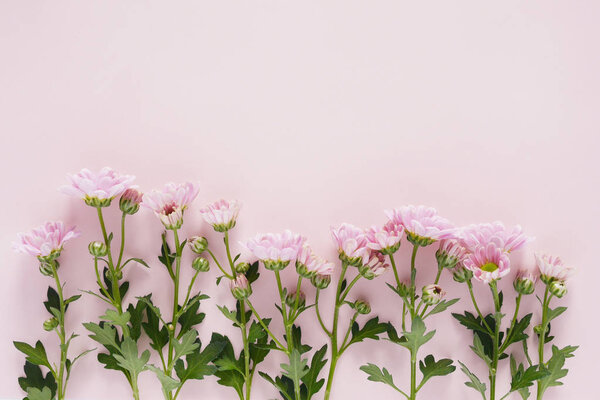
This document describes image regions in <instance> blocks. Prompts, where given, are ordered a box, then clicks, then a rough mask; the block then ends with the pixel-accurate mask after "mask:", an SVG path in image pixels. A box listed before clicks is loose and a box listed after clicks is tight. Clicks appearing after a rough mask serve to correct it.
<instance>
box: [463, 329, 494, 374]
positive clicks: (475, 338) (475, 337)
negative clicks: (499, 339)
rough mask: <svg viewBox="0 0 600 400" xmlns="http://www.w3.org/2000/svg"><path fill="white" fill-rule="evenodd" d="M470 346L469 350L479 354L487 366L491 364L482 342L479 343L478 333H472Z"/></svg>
mask: <svg viewBox="0 0 600 400" xmlns="http://www.w3.org/2000/svg"><path fill="white" fill-rule="evenodd" d="M469 347H471V350H473V352H474V353H475V354H477V355H478V356H479V358H481V359H482V360H483V361H485V363H486V364H487V366H488V367H489V366H490V365H492V359H491V358H490V357H488V355H487V354H486V352H485V349H484V348H483V344H482V343H481V339H480V337H479V335H473V346H469Z"/></svg>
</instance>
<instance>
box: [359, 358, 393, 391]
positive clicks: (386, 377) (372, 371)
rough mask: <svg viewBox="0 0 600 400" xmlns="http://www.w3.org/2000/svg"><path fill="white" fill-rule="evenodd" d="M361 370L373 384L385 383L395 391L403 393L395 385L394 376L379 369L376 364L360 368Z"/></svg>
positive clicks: (385, 370)
mask: <svg viewBox="0 0 600 400" xmlns="http://www.w3.org/2000/svg"><path fill="white" fill-rule="evenodd" d="M360 370H361V371H363V372H365V373H366V374H367V375H368V377H367V379H368V380H370V381H371V382H381V383H385V384H386V385H388V386H391V387H393V388H394V389H396V390H397V391H399V392H401V393H403V392H402V391H401V390H400V389H399V388H398V387H397V386H396V385H395V384H394V378H393V377H392V374H390V372H389V371H388V370H387V369H386V368H383V369H379V367H378V366H377V365H375V364H371V363H369V364H367V365H363V366H362V367H360Z"/></svg>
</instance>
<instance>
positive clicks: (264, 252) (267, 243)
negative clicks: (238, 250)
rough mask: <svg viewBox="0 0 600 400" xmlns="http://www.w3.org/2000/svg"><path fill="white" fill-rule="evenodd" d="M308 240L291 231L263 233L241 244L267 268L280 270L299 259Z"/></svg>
mask: <svg viewBox="0 0 600 400" xmlns="http://www.w3.org/2000/svg"><path fill="white" fill-rule="evenodd" d="M305 241H306V239H305V238H304V237H303V236H301V235H299V234H296V233H292V232H291V231H289V230H285V231H284V232H283V233H261V234H258V235H256V236H255V237H254V238H253V239H250V240H248V241H247V242H246V243H241V244H242V245H243V246H245V247H246V248H247V249H248V250H250V251H251V252H252V254H254V256H255V257H256V258H258V259H259V260H261V261H262V262H263V264H264V265H265V268H267V269H270V270H274V271H275V270H280V269H283V268H285V267H287V266H288V264H289V263H290V261H292V260H295V259H296V258H297V257H298V253H299V252H300V249H301V248H302V245H303V244H304V242H305Z"/></svg>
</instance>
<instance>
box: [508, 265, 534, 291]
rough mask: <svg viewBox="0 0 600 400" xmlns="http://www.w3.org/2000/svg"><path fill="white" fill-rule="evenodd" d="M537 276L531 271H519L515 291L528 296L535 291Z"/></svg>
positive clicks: (514, 283)
mask: <svg viewBox="0 0 600 400" xmlns="http://www.w3.org/2000/svg"><path fill="white" fill-rule="evenodd" d="M537 278H538V277H537V275H536V274H534V273H533V272H531V271H525V270H522V271H519V272H518V273H517V276H516V277H515V280H514V282H513V287H514V288H515V291H516V292H517V293H520V294H524V295H528V294H532V293H533V292H534V291H535V282H536V281H537Z"/></svg>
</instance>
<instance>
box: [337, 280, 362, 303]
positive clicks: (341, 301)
mask: <svg viewBox="0 0 600 400" xmlns="http://www.w3.org/2000/svg"><path fill="white" fill-rule="evenodd" d="M360 278H362V275H361V274H358V275H356V276H355V277H354V279H352V281H351V282H350V284H349V285H348V287H347V288H346V290H344V293H342V295H341V296H340V305H341V303H343V302H344V300H346V297H347V296H348V294H349V293H350V289H352V287H353V286H354V285H355V284H356V282H358V280H359V279H360Z"/></svg>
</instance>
